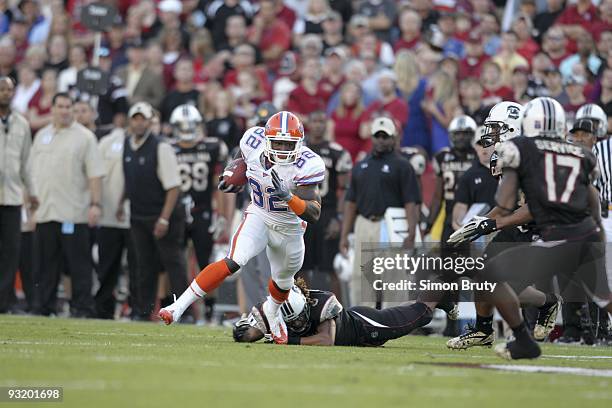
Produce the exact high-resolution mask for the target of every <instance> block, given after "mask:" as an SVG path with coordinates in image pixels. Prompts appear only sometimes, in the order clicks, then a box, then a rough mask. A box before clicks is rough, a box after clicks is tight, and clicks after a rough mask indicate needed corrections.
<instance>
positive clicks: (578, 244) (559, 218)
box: [483, 97, 612, 359]
mask: <svg viewBox="0 0 612 408" xmlns="http://www.w3.org/2000/svg"><path fill="white" fill-rule="evenodd" d="M522 129H523V130H522V136H519V137H516V138H513V139H511V140H508V141H506V142H504V143H502V144H501V145H500V146H499V147H498V148H497V152H498V155H499V157H498V163H497V165H498V166H500V167H501V168H502V169H503V177H502V180H501V183H500V185H499V188H498V191H497V194H496V201H497V207H498V208H499V209H500V211H501V212H502V216H501V217H500V218H499V220H500V221H502V222H505V221H507V220H506V218H507V217H512V216H514V215H515V212H514V211H513V208H514V206H515V204H516V196H517V193H518V190H519V188H520V189H521V190H522V191H523V192H524V194H525V197H526V201H527V202H528V203H529V209H528V210H529V213H530V214H531V215H532V216H533V219H534V221H535V224H536V227H537V228H538V230H539V232H540V235H541V239H540V240H539V241H537V242H533V243H530V244H527V245H523V246H520V247H513V248H510V249H507V250H505V251H503V252H501V253H500V254H499V255H497V256H496V257H495V258H493V259H491V260H489V261H488V262H487V263H486V264H485V268H484V271H483V276H484V278H485V279H489V280H493V281H496V282H499V284H498V285H497V286H496V288H495V290H494V291H493V293H492V294H491V296H489V298H488V301H490V302H491V303H493V304H494V305H495V306H496V307H497V309H498V311H499V312H500V314H501V315H502V317H503V318H504V320H506V322H507V323H508V324H509V326H510V328H511V329H512V331H513V334H514V338H515V340H513V341H510V342H508V343H505V344H500V345H498V346H497V347H496V348H495V351H496V352H497V354H498V355H500V356H501V357H504V358H507V359H523V358H536V357H538V356H539V355H540V353H541V351H540V347H539V346H538V344H537V343H536V342H535V341H534V339H533V338H532V337H531V334H530V333H529V331H528V330H527V327H526V325H525V322H524V321H523V317H522V315H521V312H520V307H519V301H518V298H517V296H516V293H520V292H521V291H522V290H523V289H525V288H526V287H527V286H529V285H530V283H531V282H534V281H546V280H548V279H550V278H552V277H553V276H555V275H557V276H559V277H560V279H559V281H560V282H565V283H566V284H567V283H569V282H576V283H578V284H579V285H580V286H582V287H583V288H584V289H585V291H586V292H587V293H588V294H589V295H590V296H591V298H592V299H593V300H594V301H595V302H596V303H598V304H599V305H600V306H601V307H605V308H606V309H607V310H608V311H612V296H611V294H610V288H609V285H608V282H607V279H606V274H605V268H604V248H603V245H602V238H601V227H600V222H601V220H600V217H599V199H598V197H597V191H596V190H595V188H594V187H593V180H594V179H595V177H596V176H597V166H596V160H595V157H594V156H593V154H592V152H590V151H588V150H586V149H584V148H583V147H580V146H576V145H572V144H570V143H568V142H566V141H565V112H564V110H563V108H562V107H561V105H560V104H559V103H558V102H557V101H555V100H554V99H552V98H548V97H540V98H536V99H534V100H532V101H531V102H529V103H528V104H527V105H526V106H525V110H524V114H523V122H522ZM561 278H563V279H561Z"/></svg>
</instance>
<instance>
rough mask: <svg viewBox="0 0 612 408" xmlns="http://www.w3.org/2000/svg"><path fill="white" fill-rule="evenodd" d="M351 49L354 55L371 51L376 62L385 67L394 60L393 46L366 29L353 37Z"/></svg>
mask: <svg viewBox="0 0 612 408" xmlns="http://www.w3.org/2000/svg"><path fill="white" fill-rule="evenodd" d="M352 51H353V54H354V55H358V56H363V54H364V53H365V52H368V53H372V54H373V55H374V56H375V57H376V61H377V62H380V64H382V65H385V66H387V67H390V66H391V65H393V62H394V61H395V57H394V55H393V48H391V46H390V45H389V43H388V42H386V41H382V40H380V39H378V37H376V34H374V33H373V32H371V31H366V32H364V33H363V34H361V35H360V36H359V37H358V38H356V39H355V42H354V43H353V46H352Z"/></svg>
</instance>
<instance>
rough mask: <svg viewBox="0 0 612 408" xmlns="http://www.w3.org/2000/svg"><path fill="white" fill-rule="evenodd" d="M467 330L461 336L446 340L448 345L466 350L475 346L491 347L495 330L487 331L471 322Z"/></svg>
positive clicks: (450, 347)
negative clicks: (481, 329)
mask: <svg viewBox="0 0 612 408" xmlns="http://www.w3.org/2000/svg"><path fill="white" fill-rule="evenodd" d="M466 329H467V331H466V332H465V333H463V334H461V335H460V336H457V337H453V338H452V339H450V340H448V341H447V342H446V347H448V348H449V349H453V350H465V349H468V348H470V347H474V346H484V347H491V346H492V345H493V342H494V341H495V332H494V331H492V332H491V333H485V332H483V331H480V330H478V329H476V327H474V326H472V325H471V324H468V325H467V328H466Z"/></svg>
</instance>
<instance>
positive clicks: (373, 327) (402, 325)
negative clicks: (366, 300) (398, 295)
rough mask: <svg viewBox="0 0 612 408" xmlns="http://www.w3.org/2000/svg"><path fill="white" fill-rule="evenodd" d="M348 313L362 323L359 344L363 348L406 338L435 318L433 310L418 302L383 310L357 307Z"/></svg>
mask: <svg viewBox="0 0 612 408" xmlns="http://www.w3.org/2000/svg"><path fill="white" fill-rule="evenodd" d="M348 312H349V313H350V314H351V315H352V316H353V317H354V318H356V319H357V320H358V321H359V322H360V323H361V326H362V330H360V341H359V342H358V344H359V345H362V346H380V345H383V344H384V343H386V342H387V341H389V340H393V339H397V338H400V337H403V336H406V335H407V334H409V333H410V332H411V331H413V330H414V329H416V328H418V327H423V326H425V325H427V324H429V322H430V321H431V319H432V317H433V312H432V310H431V309H430V308H429V307H427V305H425V304H424V303H418V302H417V303H413V304H410V305H401V306H396V307H390V308H387V309H382V310H378V309H373V308H371V307H367V306H355V307H351V308H350V309H349V310H348Z"/></svg>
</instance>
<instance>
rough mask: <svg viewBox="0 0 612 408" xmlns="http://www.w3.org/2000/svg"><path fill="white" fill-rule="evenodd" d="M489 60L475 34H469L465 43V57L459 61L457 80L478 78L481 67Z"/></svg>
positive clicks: (479, 39)
mask: <svg viewBox="0 0 612 408" xmlns="http://www.w3.org/2000/svg"><path fill="white" fill-rule="evenodd" d="M488 59H489V56H488V55H486V54H485V53H484V48H483V47H482V40H481V38H480V37H479V36H478V35H476V34H473V33H472V34H470V35H469V36H468V38H467V40H466V42H465V56H464V57H463V58H462V59H461V60H460V61H459V78H458V79H460V80H461V79H465V78H468V77H474V78H478V77H480V74H481V70H482V65H483V64H484V63H485V61H487V60H488Z"/></svg>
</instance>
